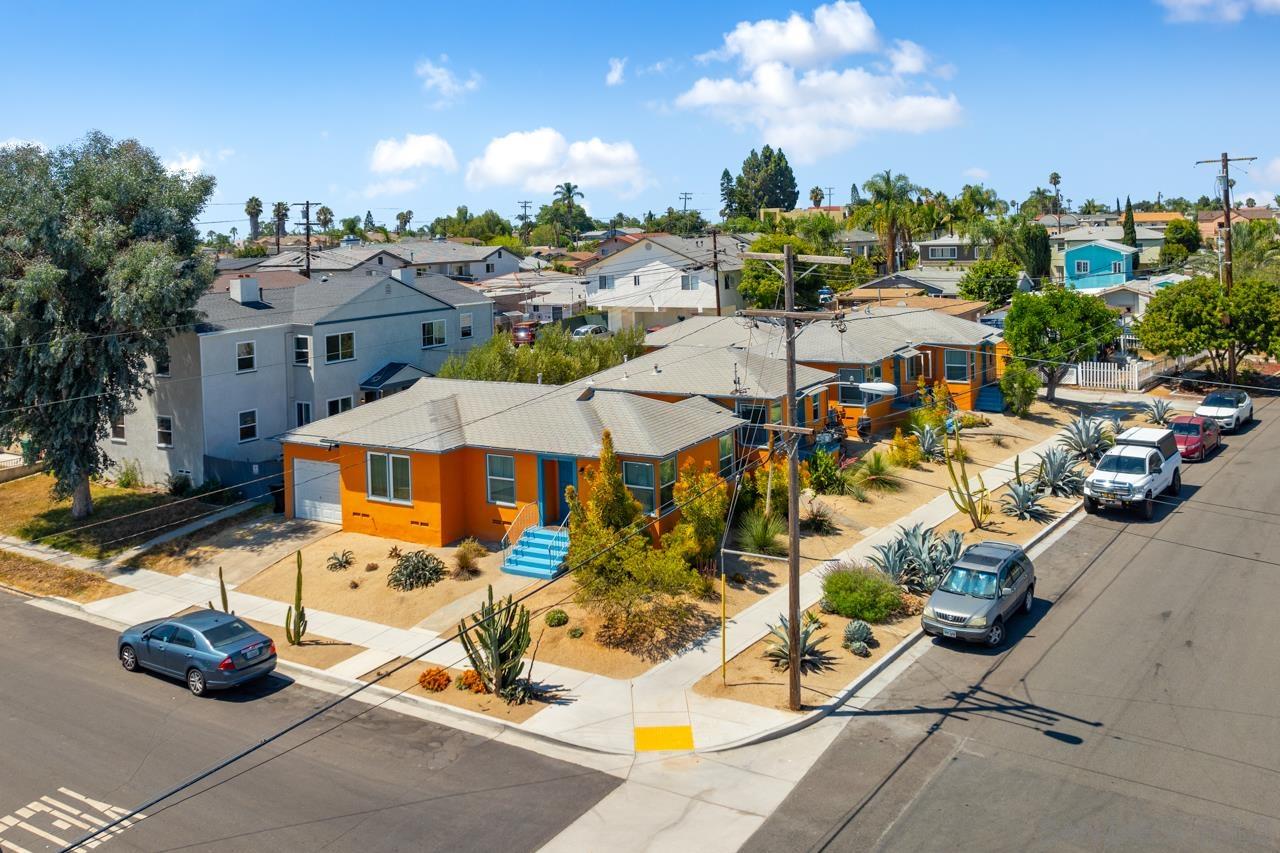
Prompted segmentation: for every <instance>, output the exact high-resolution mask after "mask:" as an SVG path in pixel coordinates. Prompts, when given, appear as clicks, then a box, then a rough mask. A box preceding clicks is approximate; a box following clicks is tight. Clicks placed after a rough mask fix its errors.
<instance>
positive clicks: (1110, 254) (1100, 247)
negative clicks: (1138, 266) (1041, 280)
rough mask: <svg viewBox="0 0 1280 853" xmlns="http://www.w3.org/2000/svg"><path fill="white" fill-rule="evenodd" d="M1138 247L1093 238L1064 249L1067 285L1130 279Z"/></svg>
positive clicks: (1108, 284)
mask: <svg viewBox="0 0 1280 853" xmlns="http://www.w3.org/2000/svg"><path fill="white" fill-rule="evenodd" d="M1137 259H1138V249H1135V248H1134V247H1133V246H1126V245H1124V244H1123V243H1115V242H1112V241H1111V240H1094V241H1093V242H1092V243H1085V244H1084V245H1082V246H1076V247H1075V248H1072V249H1067V252H1066V255H1065V256H1064V258H1063V260H1064V261H1065V262H1066V263H1064V264H1063V268H1064V272H1065V274H1066V277H1067V285H1068V286H1070V287H1111V286H1113V285H1117V284H1124V283H1125V282H1126V281H1132V280H1133V264H1134V262H1135V261H1136V260H1137Z"/></svg>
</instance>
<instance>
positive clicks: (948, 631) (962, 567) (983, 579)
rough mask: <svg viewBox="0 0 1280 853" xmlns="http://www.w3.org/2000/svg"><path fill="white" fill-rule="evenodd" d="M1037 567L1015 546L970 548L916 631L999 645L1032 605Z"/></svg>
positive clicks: (935, 595) (931, 601)
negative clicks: (1008, 624) (1010, 624)
mask: <svg viewBox="0 0 1280 853" xmlns="http://www.w3.org/2000/svg"><path fill="white" fill-rule="evenodd" d="M1035 593H1036V568H1035V566H1034V565H1032V563H1031V558H1030V557H1028V556H1027V554H1026V552H1025V551H1023V550H1022V548H1020V547H1019V546H1017V545H1010V544H1008V543H1006V542H990V541H988V542H979V543H978V544H976V545H970V546H969V547H968V548H966V549H965V551H964V553H963V554H961V555H960V559H958V560H956V562H955V565H953V566H952V567H951V570H950V571H948V572H947V574H946V575H945V576H944V577H943V578H942V582H941V583H939V584H938V587H937V589H935V590H934V591H933V594H932V595H930V596H929V603H928V604H926V605H925V608H924V613H923V615H922V616H921V617H920V627H921V628H923V629H924V632H925V633H926V634H928V635H930V636H933V637H946V638H947V639H958V640H968V641H970V642H975V643H986V644H987V645H988V646H992V647H995V646H998V645H1000V644H1001V643H1003V642H1004V638H1005V622H1006V620H1008V619H1009V618H1010V617H1011V616H1013V615H1015V614H1016V613H1019V612H1022V613H1028V612H1030V611H1031V607H1032V606H1033V605H1034V604H1035V598H1036V594H1035Z"/></svg>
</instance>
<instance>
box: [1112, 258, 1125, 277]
mask: <svg viewBox="0 0 1280 853" xmlns="http://www.w3.org/2000/svg"><path fill="white" fill-rule="evenodd" d="M1111 271H1112V272H1113V273H1117V274H1123V273H1124V261H1112V262H1111Z"/></svg>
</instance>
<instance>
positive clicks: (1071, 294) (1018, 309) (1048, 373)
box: [1004, 285, 1150, 402]
mask: <svg viewBox="0 0 1280 853" xmlns="http://www.w3.org/2000/svg"><path fill="white" fill-rule="evenodd" d="M1148 310H1150V309H1148ZM1116 334H1117V327H1116V314H1115V312H1114V311H1112V310H1111V309H1110V308H1108V307H1107V303H1106V302H1103V301H1102V300H1101V299H1100V298H1098V297H1096V296H1088V295H1086V294H1083V293H1080V292H1079V291H1077V290H1070V289H1067V288H1064V287H1061V286H1059V285H1050V286H1048V287H1046V288H1045V289H1044V290H1043V291H1039V292H1036V293H1016V294H1014V296H1013V305H1012V307H1010V309H1009V316H1008V318H1007V319H1006V320H1005V324H1004V339H1005V341H1006V342H1008V344H1009V349H1010V351H1011V352H1012V353H1013V355H1014V357H1015V358H1019V359H1022V360H1023V361H1025V362H1027V364H1029V365H1031V366H1033V367H1034V368H1035V369H1036V370H1037V371H1039V373H1040V375H1041V377H1043V379H1044V385H1045V399H1047V400H1049V401H1050V402H1052V401H1053V400H1054V399H1056V397H1055V393H1056V392H1057V389H1058V383H1059V382H1060V381H1061V380H1062V377H1063V376H1065V375H1066V372H1067V370H1068V369H1069V368H1070V367H1071V366H1072V365H1074V364H1076V363H1077V362H1080V361H1086V360H1089V359H1092V358H1093V357H1094V356H1095V355H1097V353H1098V350H1099V349H1101V348H1102V347H1103V346H1104V345H1105V344H1107V343H1110V342H1111V341H1112V340H1114V339H1115V337H1116Z"/></svg>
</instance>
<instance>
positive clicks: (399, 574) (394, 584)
mask: <svg viewBox="0 0 1280 853" xmlns="http://www.w3.org/2000/svg"><path fill="white" fill-rule="evenodd" d="M443 577H444V561H443V560H441V559H440V558H439V557H437V556H436V555H434V554H428V553H427V552H426V551H410V552H409V553H408V554H401V555H400V559H398V560H396V564H395V567H394V568H392V569H391V571H389V572H387V586H389V587H391V588H392V589H398V590H400V591H401V592H408V591H409V590H411V589H419V588H421V587H427V586H431V585H432V584H435V583H439V582H440V579H441V578H443Z"/></svg>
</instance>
